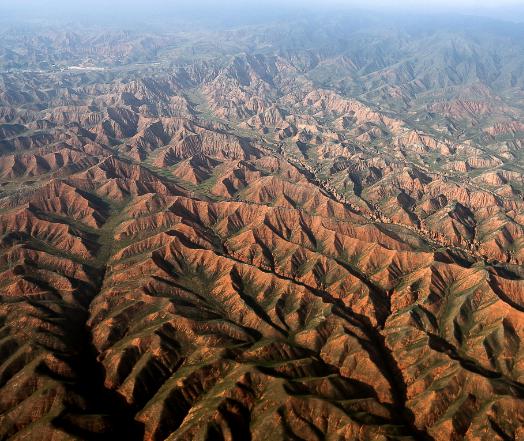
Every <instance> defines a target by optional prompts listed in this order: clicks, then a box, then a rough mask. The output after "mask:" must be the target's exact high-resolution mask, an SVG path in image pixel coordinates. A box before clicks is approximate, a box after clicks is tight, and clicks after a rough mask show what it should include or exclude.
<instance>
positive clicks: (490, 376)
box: [0, 25, 524, 441]
mask: <svg viewBox="0 0 524 441" xmlns="http://www.w3.org/2000/svg"><path fill="white" fill-rule="evenodd" d="M280 26H282V25H280ZM47 32H49V34H46V36H45V39H44V37H43V36H39V37H35V39H34V40H32V41H31V42H30V43H27V42H26V40H24V37H23V36H20V37H19V38H17V37H16V36H15V35H13V36H10V37H9V39H8V41H9V42H10V43H9V44H10V45H12V46H13V47H14V48H18V49H20V48H21V47H22V46H24V45H25V44H30V45H31V46H30V47H32V48H33V49H34V51H36V52H38V53H40V54H41V55H42V57H44V58H45V57H48V58H49V59H51V60H54V61H55V62H56V63H62V62H65V61H70V62H71V63H72V62H73V61H74V62H75V63H79V62H82V61H85V65H83V66H82V67H83V69H66V68H64V67H63V66H62V68H60V66H59V65H56V66H55V67H53V68H45V66H40V67H39V72H36V71H32V72H31V71H30V70H31V66H32V63H33V61H32V58H31V56H30V55H29V54H26V55H24V53H23V51H21V50H17V52H16V56H15V54H12V55H11V56H9V57H7V55H6V52H5V51H4V52H0V56H1V57H0V62H1V63H2V64H0V65H1V66H4V67H6V70H5V71H4V72H2V73H0V438H1V439H13V440H33V439H34V440H44V439H45V440H48V439H52V440H66V439H137V440H142V439H144V440H164V439H171V440H175V439H177V440H178V439H180V440H185V439H187V440H193V439H199V440H200V439H202V440H204V439H209V440H211V439H212V440H214V439H226V440H244V439H246V440H247V439H253V440H265V439H275V440H280V439H306V440H315V439H318V440H321V439H340V440H342V439H359V440H370V439H372V440H390V439H420V440H431V439H434V440H442V441H444V440H450V439H452V440H460V439H468V440H489V441H492V440H507V439H519V438H520V437H524V432H522V427H524V401H523V397H524V377H523V375H524V349H523V345H522V343H521V342H522V341H523V339H524V316H523V314H524V271H523V270H522V265H523V263H524V200H523V196H522V195H523V193H522V192H523V191H524V178H523V171H524V169H523V164H522V152H523V151H524V150H523V142H524V137H523V135H522V132H523V131H522V127H521V126H522V124H521V123H520V119H522V118H523V117H524V115H523V114H522V105H521V99H522V98H521V97H522V89H521V87H522V81H521V72H520V71H519V69H520V67H519V66H520V65H521V63H522V60H520V59H519V60H518V62H515V61H514V62H513V63H512V64H510V63H509V62H506V61H507V60H508V59H509V57H510V55H509V54H514V51H513V50H514V49H515V48H521V45H522V42H515V41H514V40H512V39H510V38H509V37H508V38H507V41H509V42H510V43H507V45H506V47H502V48H501V49H500V51H499V54H498V55H497V56H498V58H496V57H495V55H494V52H493V48H492V46H491V45H490V44H487V43H486V42H485V41H484V40H479V38H480V37H478V38H476V37H475V36H472V37H471V39H470V40H468V39H467V38H466V37H464V39H465V40H460V39H459V38H458V37H456V38H455V39H456V41H455V46H454V48H453V51H454V52H453V51H452V48H450V47H448V40H447V38H449V37H445V36H443V35H440V34H439V33H438V32H433V33H430V34H431V35H430V36H428V35H426V34H422V35H418V36H417V35H412V36H411V40H410V41H409V43H408V42H407V40H406V39H405V36H402V35H399V36H397V39H393V40H391V39H389V40H388V39H383V38H382V37H380V35H378V34H376V33H375V31H373V32H371V31H370V33H369V35H367V37H366V38H367V39H368V40H366V41H368V42H369V38H372V39H373V41H374V42H375V43H374V45H373V48H372V47H371V46H369V47H368V46H362V45H361V43H362V41H363V40H362V39H363V38H364V37H363V35H366V34H365V33H364V34H362V32H363V31H359V32H361V33H359V34H358V35H357V34H355V35H354V36H348V35H346V34H344V35H341V37H340V38H347V39H348V40H347V41H348V44H347V45H346V46H344V47H345V49H338V48H337V49H332V50H331V51H328V50H327V49H326V48H323V47H320V46H318V45H317V46H315V47H314V48H313V49H309V50H307V49H308V47H307V45H306V42H304V43H303V45H304V47H299V48H294V49H292V50H291V49H289V47H287V46H284V43H283V42H282V41H279V40H277V39H276V40H273V41H271V44H270V45H269V46H268V44H269V43H268V42H267V41H265V40H264V39H266V38H267V36H266V34H262V33H261V31H260V30H259V29H258V28H257V27H252V28H246V29H244V30H243V31H242V32H240V31H239V32H240V34H239V35H240V36H238V41H235V44H236V46H235V45H233V43H232V42H231V40H230V39H231V35H230V34H228V33H227V32H226V33H224V34H223V35H222V34H220V33H218V34H214V35H213V36H212V37H213V38H214V39H215V40H216V39H219V40H218V41H224V42H227V43H228V44H226V43H224V45H225V46H226V47H227V48H228V49H227V50H228V51H230V52H231V54H229V55H231V56H229V55H228V56H227V57H222V56H216V55H217V54H213V53H211V54H207V55H208V57H206V59H205V60H202V59H190V60H189V61H187V54H185V53H181V52H177V50H174V49H173V48H172V44H173V41H172V38H173V37H172V36H170V35H164V34H162V33H158V35H155V37H154V38H152V39H146V38H140V37H139V36H137V35H136V34H127V35H126V34H124V35H114V34H107V35H106V34H104V36H99V39H94V37H93V35H92V34H90V33H89V32H86V34H85V35H82V36H81V35H76V34H71V35H69V36H68V37H67V38H66V39H65V40H64V36H63V35H62V36H60V35H61V34H59V33H53V32H51V31H47ZM90 32H91V31H90ZM289 32H290V33H292V32H294V31H293V30H292V29H290V30H289ZM325 32H326V33H327V35H330V36H331V33H332V32H333V31H332V29H325ZM340 32H342V31H340ZM478 32H480V31H478ZM75 35H76V36H75ZM246 35H247V36H246ZM474 37H475V38H474ZM184 38H187V39H189V41H193V42H195V45H196V42H198V41H199V42H200V43H201V45H203V47H208V46H206V44H207V43H209V41H206V38H211V36H209V35H207V34H205V33H203V34H198V33H195V35H187V34H185V37H184ZM330 38H331V37H330ZM493 38H502V37H495V36H494V37H493ZM220 39H222V40H220ZM353 39H354V40H355V41H356V42H358V44H360V45H361V46H359V47H360V48H361V50H360V51H357V49H356V47H354V46H351V44H350V43H349V42H351V41H353ZM459 40H460V41H459ZM245 41H250V42H258V43H253V44H251V46H250V49H249V50H247V48H246V47H243V46H242V45H243V44H244V42H245ZM286 41H287V40H286ZM504 41H506V40H504ZM44 43H45V44H46V45H47V46H46V47H47V50H46V51H45V52H44V51H43V47H44ZM257 44H260V47H258V46H257ZM308 44H309V43H308ZM355 44H356V43H355ZM428 44H430V45H431V46H430V47H431V48H432V52H431V54H430V53H428V51H427V47H428V46H427V45H428ZM17 45H19V46H17ZM519 45H520V46H519ZM4 46H5V43H3V46H0V47H4ZM24 47H25V46H24ZM268 47H269V49H268ZM473 47H474V50H472V48H473ZM239 48H241V49H242V50H240V49H239ZM362 48H364V49H362ZM384 48H388V49H389V52H388V51H385V49H384ZM181 50H182V49H180V51H181ZM198 50H203V49H197V51H196V54H194V55H195V58H198V56H200V55H201V54H200V53H199V52H198ZM217 50H218V49H217ZM223 50H224V51H225V50H226V49H223ZM512 51H513V52H512ZM386 53H387V54H388V55H385V54H386ZM2 54H3V55H2ZM182 55H183V56H182ZM209 55H215V57H213V56H209ZM95 56H96V57H98V59H99V60H100V63H102V64H103V67H104V69H105V70H103V71H102V70H96V69H94V70H93V66H91V70H90V64H89V62H88V60H87V61H86V57H87V58H88V59H89V60H90V59H92V57H95ZM159 57H160V58H159ZM170 57H171V58H170ZM8 58H9V59H8ZM157 59H160V60H162V61H157ZM6 60H7V61H6ZM9 60H10V61H9ZM64 60H65V61H64ZM117 60H120V61H119V62H117ZM137 60H139V61H140V62H139V63H138V64H135V63H137ZM181 60H185V62H184V63H182V61H181ZM494 60H495V61H497V60H498V61H497V62H495V61H494ZM438 63H440V64H438ZM519 63H520V64H519ZM15 64H17V65H25V67H26V68H27V69H20V68H18V69H16V68H14V67H13V66H14V65H15ZM70 65H71V64H70ZM74 66H75V67H78V66H77V65H76V64H75V65H74ZM450 66H453V68H451V67H450ZM95 67H96V66H95ZM32 68H34V66H33V67H32ZM7 70H9V72H8V71H7ZM508 96H510V97H512V98H511V99H510V98H508Z"/></svg>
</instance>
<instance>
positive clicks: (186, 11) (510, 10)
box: [0, 0, 524, 22]
mask: <svg viewBox="0 0 524 441" xmlns="http://www.w3.org/2000/svg"><path fill="white" fill-rule="evenodd" d="M331 9H336V10H346V11H350V10H355V9H358V10H363V11H371V12H378V13H382V14H395V13H400V14H406V13H408V14H465V15H476V16H482V17H491V18H494V19H503V20H510V21H516V22H522V21H524V1H522V0H501V1H498V2H494V1H488V0H460V1H450V0H446V1H437V0H428V1H425V2H424V3H423V4H421V3H420V2H418V1H415V0H402V1H393V0H379V1H376V2H373V4H369V2H366V1H364V0H349V1H347V0H327V1H322V2H320V1H315V0H307V1H299V0H283V1H276V0H263V1H257V2H255V1H243V2H242V1H239V0H221V1H212V0H197V1H188V0H151V1H148V2H145V1H143V0H131V1H124V0H115V1H113V2H112V3H111V5H107V2H104V1H102V0H94V1H87V0H80V1H76V2H74V3H73V2H69V1H65V0H48V1H37V0H21V1H17V2H8V1H0V14H1V15H2V16H3V17H4V19H7V20H10V19H11V20H14V19H17V20H20V19H24V18H27V19H30V20H34V19H39V18H42V19H47V18H54V19H57V18H58V19H62V18H67V19H70V18H79V19H89V20H91V21H93V19H95V20H96V19H100V20H104V19H110V20H116V21H118V19H124V20H130V19H131V20H144V19H145V20H147V19H150V18H158V17H173V16H177V15H179V16H183V17H184V18H186V17H189V18H195V19H197V20H198V19H205V18H208V17H210V18H213V19H214V18H217V17H220V18H224V17H225V18H228V17H231V16H248V17H249V16H255V17H260V16H261V15H264V16H265V15H269V16H273V15H274V16H277V17H278V16H279V11H280V12H281V11H284V10H285V11H289V10H292V11H294V12H297V13H298V12H301V11H304V12H307V11H311V10H317V11H318V10H323V11H329V10H331ZM115 13H117V14H118V15H117V16H115V15H114V14H115ZM104 14H111V17H108V16H107V15H104Z"/></svg>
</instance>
